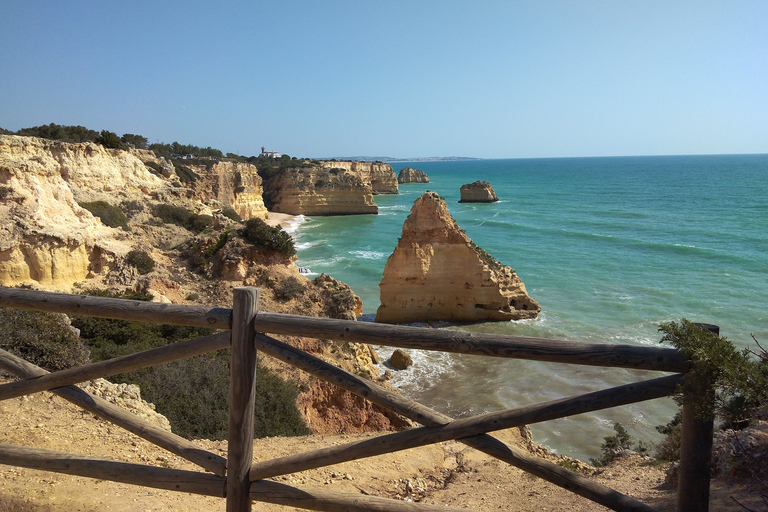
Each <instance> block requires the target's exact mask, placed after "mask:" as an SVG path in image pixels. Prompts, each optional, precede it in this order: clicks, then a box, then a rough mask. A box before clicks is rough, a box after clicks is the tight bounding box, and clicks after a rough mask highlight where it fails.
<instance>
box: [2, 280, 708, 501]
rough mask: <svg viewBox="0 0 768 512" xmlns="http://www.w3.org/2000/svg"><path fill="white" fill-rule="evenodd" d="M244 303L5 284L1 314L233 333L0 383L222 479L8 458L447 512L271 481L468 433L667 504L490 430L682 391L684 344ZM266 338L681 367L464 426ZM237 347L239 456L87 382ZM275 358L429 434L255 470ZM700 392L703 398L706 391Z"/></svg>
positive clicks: (704, 492) (599, 497) (66, 458)
mask: <svg viewBox="0 0 768 512" xmlns="http://www.w3.org/2000/svg"><path fill="white" fill-rule="evenodd" d="M233 299H234V301H233V304H234V307H233V309H231V310H230V309H222V308H207V307H203V306H184V305H172V304H157V303H148V302H142V301H133V300H123V299H109V298H102V297H88V296H81V295H68V294H61V293H49V292H38V291H30V290H19V289H14V288H4V287H0V306H3V307H11V308H22V309H34V310H41V311H51V312H59V313H66V314H69V315H85V316H94V317H102V318H114V319H120V320H133V321H140V322H154V323H164V324H175V325H187V326H195V327H213V328H216V329H220V330H226V332H221V333H217V334H213V335H210V336H205V337H203V338H198V339H194V340H189V341H184V342H181V343H176V344H172V345H167V346H164V347H160V348H156V349H152V350H148V351H145V352H140V353H136V354H131V355H127V356H123V357H118V358H115V359H111V360H108V361H102V362H99V363H92V364H87V365H83V366H80V367H76V368H70V369H67V370H61V371H57V372H54V373H48V372H46V371H45V370H43V369H41V368H39V367H37V366H35V365H33V364H31V363H29V362H27V361H24V360H23V359H21V358H19V357H16V356H14V355H12V354H10V353H8V352H6V351H3V350H0V368H2V369H4V370H6V371H9V372H12V373H14V374H15V375H17V376H18V377H20V380H17V381H13V382H10V383H6V384H3V385H0V400H3V399H7V398H13V397H19V396H23V395H26V394H29V393H35V392H38V391H44V390H48V391H51V392H53V393H56V394H58V395H60V396H61V397H63V398H65V399H66V400H69V401H70V402H72V403H74V404H77V405H78V406H80V407H83V408H84V409H86V410H88V411H90V412H92V413H94V414H96V415H98V416H100V417H102V418H104V419H106V420H108V421H111V422H113V423H115V424H116V425H119V426H121V427H123V428H125V429H127V430H129V431H130V432H133V433H134V434H136V435H138V436H141V437H143V438H144V439H146V440H148V441H150V442H152V443H155V444H157V445H158V446H160V447H162V448H164V449H166V450H168V451H170V452H172V453H175V454H176V455H179V456H180V457H183V458H185V459H187V460H189V461H191V462H193V463H195V464H197V465H198V466H200V467H201V468H203V469H205V470H207V471H209V472H210V473H205V472H194V471H182V470H176V469H170V468H161V467H154V466H145V465H140V464H129V463H124V462H116V461H109V460H100V459H96V458H93V457H87V456H82V455H75V454H69V453H61V452H55V451H51V450H41V449H35V448H29V447H22V446H14V445H8V444H0V464H7V465H14V466H21V467H27V468H33V469H41V470H47V471H56V472H61V473H67V474H72V475H79V476H86V477H92V478H100V479H105V480H113V481H117V482H124V483H130V484H135V485H142V486H146V487H154V488H160V489H168V490H174V491H181V492H188V493H196V494H203V495H209V496H218V497H224V498H226V504H227V511H230V512H235V511H237V512H240V511H247V510H251V503H252V501H263V502H269V503H277V504H282V505H289V506H293V507H298V508H305V509H311V510H321V511H329V512H335V511H342V510H343V511H360V512H375V511H393V512H397V511H408V512H411V511H425V512H428V511H433V510H434V511H437V510H440V511H446V510H453V509H449V508H447V507H443V506H435V505H426V504H421V503H410V502H403V501H398V500H390V499H383V498H376V497H371V496H364V495H358V494H350V493H340V492H331V491H326V490H321V489H317V488H302V487H293V486H288V485H285V484H281V483H277V482H273V481H269V480H264V479H265V478H269V477H274V476H278V475H285V474H288V473H293V472H297V471H303V470H307V469H312V468H318V467H323V466H327V465H330V464H337V463H339V462H344V461H350V460H356V459H360V458H363V457H370V456H374V455H379V454H383V453H389V452H394V451H397V450H404V449H408V448H413V447H417V446H423V445H427V444H431V443H438V442H441V441H447V440H452V439H456V440H459V441H460V442H462V443H464V444H466V445H468V446H471V447H473V448H476V449H477V450H480V451H482V452H484V453H486V454H489V455H492V456H493V457H496V458H498V459H500V460H502V461H504V462H507V463H509V464H511V465H513V466H516V467H518V468H521V469H523V470H525V471H527V472H529V473H531V474H533V475H536V476H538V477H540V478H543V479H545V480H547V481H550V482H552V483H554V484H557V485H559V486H561V487H563V488H564V489H567V490H569V491H571V492H574V493H576V494H579V495H581V496H584V497H586V498H588V499H590V500H592V501H594V502H596V503H599V504H601V505H604V506H606V507H608V508H611V509H613V510H619V511H650V510H654V509H653V508H651V507H649V506H647V505H645V504H643V503H640V502H638V501H637V500H634V499H632V498H630V497H629V496H626V495H624V494H621V493H619V492H617V491H614V490H612V489H609V488H607V487H605V486H603V485H600V484H598V483H596V482H593V481H591V480H589V479H588V478H586V477H584V476H582V475H579V474H577V473H574V472H571V471H569V470H567V469H565V468H563V467H560V466H558V465H556V464H553V463H551V462H549V461H546V460H544V459H540V458H537V457H533V456H531V455H529V454H527V453H525V452H523V451H522V450H521V449H519V448H517V447H515V446H511V445H508V444H505V443H503V442H501V441H499V440H498V439H496V438H494V437H492V436H490V435H489V434H488V432H493V431H497V430H502V429H507V428H511V427H515V426H521V425H526V424H531V423H536V422H541V421H547V420H552V419H556V418H563V417H566V416H570V415H574V414H581V413H585V412H591V411H597V410H601V409H606V408H609V407H618V406H621V405H627V404H631V403H635V402H640V401H644V400H651V399H654V398H660V397H664V396H669V395H671V394H673V393H674V392H675V390H676V389H677V387H678V386H679V385H680V384H681V383H682V382H683V381H684V378H685V377H684V374H685V373H686V372H687V371H688V370H689V366H690V362H689V361H688V359H687V358H686V357H684V356H683V355H682V354H681V353H679V352H678V351H676V350H675V349H671V348H661V347H639V346H630V345H611V344H601V343H579V342H572V341H563V340H549V339H540V338H530V337H520V336H502V335H489V334H477V333H468V332H462V331H452V330H441V329H422V328H415V327H405V326H396V325H383V324H372V323H363V322H355V321H347V320H333V319H325V318H311V317H304V316H299V315H285V314H277V313H266V312H259V311H258V299H259V292H258V289H257V288H236V289H235V290H234V297H233ZM266 333H271V334H290V335H294V336H304V337H313V338H324V339H330V340H343V341H351V342H363V343H370V344H374V345H384V346H389V347H401V348H409V349H423V350H439V351H444V352H454V353H460V354H469V355H483V356H492V357H506V358H518V359H530V360H538V361H553V362H560V363H572V364H581V365H593V366H606V367H618V368H634V369H645V370H656V371H660V372H672V373H673V374H672V375H667V376H663V377H659V378H656V379H651V380H646V381H641V382H635V383H632V384H626V385H623V386H618V387H613V388H608V389H604V390H601V391H595V392H592V393H587V394H584V395H579V396H573V397H569V398H562V399H559V400H553V401H550V402H544V403H539V404H535V405H529V406H526V407H520V408H517V409H511V410H506V411H501V412H492V413H487V414H481V415H477V416H473V417H469V418H463V419H460V420H454V419H453V418H450V417H448V416H446V415H444V414H441V413H439V412H437V411H434V410H432V409H430V408H429V407H426V406H425V405H422V404H420V403H417V402H414V401H411V400H408V399H407V398H404V397H403V396H401V395H399V394H397V393H393V392H391V391H389V390H387V389H385V388H383V387H381V386H379V385H377V384H375V383H374V382H371V381H369V380H366V379H363V378H361V377H358V376H357V375H353V374H351V373H349V372H346V371H344V370H341V369H339V368H337V367H335V366H333V365H331V364H329V363H326V362H324V361H322V360H320V359H318V358H316V357H314V356H312V355H310V354H307V353H305V352H303V351H301V350H298V349H296V348H294V347H292V346H290V345H288V344H286V343H283V342H281V341H278V340H276V339H274V338H272V337H270V336H268V335H267V334H266ZM222 348H231V364H230V367H231V370H230V387H229V390H230V391H229V397H230V401H229V404H230V405H229V434H228V454H227V455H228V456H227V458H226V459H224V458H223V457H221V456H219V455H216V454H214V453H211V452H208V451H206V450H203V449H201V448H199V447H197V446H196V445H195V444H194V443H192V442H190V441H188V440H186V439H183V438H181V437H179V436H176V435H174V434H172V433H169V432H167V431H164V430H162V429H160V428H157V427H155V426H153V425H151V424H149V423H147V422H146V421H144V420H141V419H139V418H137V417H135V416H133V415H132V414H130V413H127V412H125V411H123V410H122V409H120V408H118V407H116V406H114V405H111V404H110V403H108V402H106V401H105V400H103V399H100V398H98V397H96V396H93V395H90V394H89V393H87V392H85V391H83V390H82V389H80V388H79V387H77V386H75V384H77V383H79V382H84V381H87V380H91V379H95V378H98V377H108V376H110V375H115V374H118V373H122V372H126V371H130V370H135V369H138V368H144V367H148V366H153V365H157V364H162V363H166V362H169V361H174V360H178V359H182V358H186V357H191V356H194V355H199V354H203V353H206V352H210V351H214V350H219V349H222ZM257 350H261V351H263V352H265V353H267V354H269V355H271V356H273V357H275V358H277V359H280V360H282V361H284V362H286V363H289V364H291V365H294V366H296V367H297V368H299V369H301V370H303V371H306V372H309V373H311V374H312V375H315V376H317V377H319V378H321V379H324V380H326V381H328V382H330V383H333V384H335V385H337V386H340V387H341V388H343V389H346V390H348V391H350V392H352V393H354V394H356V395H359V396H361V397H363V398H365V399H367V400H369V401H370V402H372V403H374V404H377V405H379V406H381V407H385V408H387V409H390V410H392V411H394V412H396V413H398V414H401V415H403V416H405V417H407V418H410V419H411V420H413V421H415V422H418V423H420V424H421V425H423V426H422V427H419V428H415V429H411V430H407V431H402V432H396V433H391V434H384V435H380V436H378V437H375V438H372V439H367V440H364V441H356V442H352V443H348V444H343V445H335V446H332V447H329V448H323V449H320V450H313V451H309V452H305V453H301V454H297V455H292V456H289V457H281V458H277V459H272V460H268V461H263V462H258V463H255V464H254V463H253V462H252V458H253V453H252V452H253V412H254V401H255V397H256V389H255V372H256V353H257ZM688 398H692V399H693V400H689V401H695V398H696V397H688ZM682 446H683V447H682V450H683V453H682V456H681V462H680V475H679V482H680V484H679V488H678V503H677V506H678V510H679V511H686V512H687V511H694V510H695V511H702V510H707V509H708V503H709V478H710V473H709V459H710V453H711V446H712V422H711V421H704V420H700V419H698V418H696V417H695V416H694V415H693V414H692V410H691V409H689V408H687V407H686V406H684V410H683V445H682Z"/></svg>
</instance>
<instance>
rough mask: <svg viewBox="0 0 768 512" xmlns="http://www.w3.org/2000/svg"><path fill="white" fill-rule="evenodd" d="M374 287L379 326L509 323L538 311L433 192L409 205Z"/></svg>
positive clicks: (507, 270)
mask: <svg viewBox="0 0 768 512" xmlns="http://www.w3.org/2000/svg"><path fill="white" fill-rule="evenodd" d="M379 288H380V294H381V306H379V309H378V311H377V312H376V321H377V322H384V323H404V322H419V321H429V320H446V321H456V322H478V321H488V320H494V321H508V320H521V319H524V318H535V317H536V316H537V315H538V314H539V312H540V311H541V306H539V304H538V302H536V301H535V300H533V299H532V298H531V297H529V296H528V293H527V292H526V290H525V285H524V284H523V282H522V281H521V280H520V278H519V277H518V276H517V274H516V273H515V271H514V270H512V269H511V268H510V267H508V266H506V265H502V264H501V263H499V262H498V261H496V259H494V258H493V257H492V256H491V255H490V254H488V253H487V252H485V251H484V250H482V249H481V248H479V247H478V246H477V245H475V244H474V243H473V242H472V240H470V239H469V238H468V237H467V235H466V234H465V233H464V231H463V230H462V229H461V228H460V227H459V225H458V224H457V223H456V221H455V220H453V217H451V214H450V213H449V212H448V207H447V205H446V203H445V199H443V198H442V197H440V196H438V195H437V193H435V192H425V193H424V194H423V195H422V196H421V197H420V198H418V199H417V200H416V201H415V202H414V204H413V208H411V214H410V215H409V216H408V218H407V219H406V220H405V223H404V224H403V235H402V237H401V238H400V240H399V242H398V244H397V247H396V248H395V251H394V252H393V253H392V255H391V256H390V257H389V258H388V259H387V263H386V265H385V267H384V277H383V279H382V280H381V283H380V284H379Z"/></svg>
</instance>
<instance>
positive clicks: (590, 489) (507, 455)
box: [255, 334, 655, 512]
mask: <svg viewBox="0 0 768 512" xmlns="http://www.w3.org/2000/svg"><path fill="white" fill-rule="evenodd" d="M255 344H256V347H257V348H258V349H259V350H261V351H262V352H264V353H267V354H269V355H271V356H272V357H275V358H276V359H279V360H281V361H283V362H286V363H289V364H291V365H293V366H295V367H296V368H299V369H301V370H304V371H306V372H308V373H311V374H312V375H315V376H316V377H318V378H321V379H323V380H325V381H326V382H330V383H331V384H335V385H337V386H339V387H341V388H343V389H346V390H347V391H349V392H351V393H354V394H356V395H358V396H361V397H364V398H366V399H367V400H369V401H370V402H372V403H374V404H376V405H379V406H381V407H386V408H387V409H389V410H391V411H394V412H396V413H398V414H402V415H403V416H405V417H407V418H409V419H411V420H414V421H417V422H419V423H421V424H422V425H425V426H428V427H436V426H440V425H445V424H448V423H450V422H451V421H453V418H451V417H450V416H447V415H445V414H442V413H439V412H437V411H435V410H433V409H430V408H429V407H426V406H424V405H422V404H420V403H418V402H415V401H413V400H409V399H407V398H405V397H403V396H402V395H400V394H398V393H395V392H394V391H390V390H388V389H386V388H384V387H382V386H379V385H378V384H376V383H374V382H371V381H368V380H366V379H363V378H361V377H358V376H357V375H354V374H351V373H349V372H347V371H345V370H342V369H341V368H338V367H336V366H334V365H332V364H330V363H327V362H325V361H323V360H322V359H320V358H317V357H315V356H312V355H311V354H308V353H306V352H304V351H302V350H299V349H298V348H296V347H293V346H291V345H288V344H287V343H283V342H281V341H279V340H276V339H274V338H271V337H269V336H266V335H264V334H257V335H256V339H255ZM459 441H461V442H463V443H464V444H466V445H468V446H471V447H472V448H475V449H477V450H480V451H482V452H484V453H487V454H488V455H491V456H493V457H496V458H498V459H500V460H502V461H504V462H506V463H508V464H511V465H513V466H515V467H517V468H520V469H522V470H524V471H527V472H529V473H531V474H533V475H536V476H538V477H540V478H543V479H545V480H547V481H548V482H552V483H554V484H555V485H559V486H560V487H563V488H564V489H567V490H569V491H571V492H573V493H576V494H578V495H580V496H583V497H585V498H587V499H590V500H592V501H594V502H595V503H599V504H601V505H604V506H606V507H608V508H611V509H613V510H620V511H627V512H651V511H653V510H655V509H654V508H652V507H649V506H648V505H645V504H644V503H641V502H639V501H637V500H634V499H632V498H630V497H629V496H626V495H624V494H622V493H620V492H618V491H615V490H613V489H610V488H608V487H606V486H604V485H601V484H598V483H597V482H594V481H592V480H590V479H588V478H585V477H584V476H582V475H579V474H577V473H574V472H573V471H569V470H567V469H565V468H563V467H561V466H558V465H557V464H553V463H552V462H549V461H547V460H544V459H541V458H538V457H533V456H531V455H529V454H527V453H525V452H524V451H523V450H521V449H519V448H517V447H515V446H510V445H508V444H506V443H503V442H502V441H500V440H498V439H496V438H494V437H492V436H490V435H488V434H480V435H478V436H473V437H465V438H463V439H459ZM272 476H277V475H272Z"/></svg>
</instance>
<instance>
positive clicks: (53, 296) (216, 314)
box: [0, 286, 232, 330]
mask: <svg viewBox="0 0 768 512" xmlns="http://www.w3.org/2000/svg"><path fill="white" fill-rule="evenodd" d="M0 306H2V307H7V308H18V309H35V310H38V311H52V312H54V313H66V314H68V315H84V316H95V317H99V318H114V319H117V320H133V321H136V322H150V323H156V324H173V325H188V326H191V327H210V328H213V329H222V330H227V329H229V326H230V322H231V319H232V310H231V309H225V308H209V307H206V306H185V305H176V304H160V303H157V302H146V301H142V300H126V299H110V298H107V297H89V296H87V295H70V294H68V293H54V292H40V291H36V290H20V289H17V288H8V287H5V286H0Z"/></svg>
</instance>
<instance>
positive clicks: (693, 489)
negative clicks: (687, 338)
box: [677, 324, 720, 512]
mask: <svg viewBox="0 0 768 512" xmlns="http://www.w3.org/2000/svg"><path fill="white" fill-rule="evenodd" d="M694 325H696V326H697V327H700V328H702V329H706V330H708V331H711V332H713V333H715V334H718V335H719V334H720V327H718V326H717V325H712V324H694ZM714 393H715V390H714V388H713V387H712V386H706V389H697V390H695V391H692V392H689V393H686V394H685V395H684V396H683V423H682V436H681V439H680V470H679V471H680V474H679V478H678V484H677V512H707V511H708V510H709V482H710V478H711V477H712V468H711V459H712V436H713V434H714V423H715V418H714V415H712V414H709V415H707V417H705V418H702V417H701V415H700V414H699V413H698V411H697V408H696V405H697V404H698V403H701V402H703V401H711V400H713V399H714Z"/></svg>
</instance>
